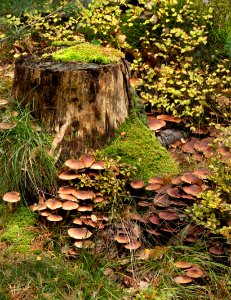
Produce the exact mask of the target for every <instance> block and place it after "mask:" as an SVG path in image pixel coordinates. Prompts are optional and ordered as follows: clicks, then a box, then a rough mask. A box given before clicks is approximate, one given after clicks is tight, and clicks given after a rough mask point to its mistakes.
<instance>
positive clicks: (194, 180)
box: [180, 173, 203, 185]
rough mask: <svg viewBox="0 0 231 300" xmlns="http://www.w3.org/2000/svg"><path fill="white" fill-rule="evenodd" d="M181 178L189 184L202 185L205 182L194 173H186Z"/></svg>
mask: <svg viewBox="0 0 231 300" xmlns="http://www.w3.org/2000/svg"><path fill="white" fill-rule="evenodd" d="M180 179H181V180H182V181H184V182H186V183H189V184H199V185H201V184H202V183H203V181H202V179H200V178H199V177H197V176H196V175H195V174H193V173H185V174H184V175H182V176H181V177H180Z"/></svg>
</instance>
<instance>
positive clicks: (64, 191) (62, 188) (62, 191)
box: [58, 186, 76, 195]
mask: <svg viewBox="0 0 231 300" xmlns="http://www.w3.org/2000/svg"><path fill="white" fill-rule="evenodd" d="M73 192H76V189H74V188H73V187H70V186H60V188H59V190H58V193H59V194H68V195H70V194H72V193H73Z"/></svg>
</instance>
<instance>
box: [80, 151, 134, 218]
mask: <svg viewBox="0 0 231 300" xmlns="http://www.w3.org/2000/svg"><path fill="white" fill-rule="evenodd" d="M96 157H98V158H101V159H102V158H103V161H104V167H105V170H102V171H101V172H100V173H99V174H98V175H97V176H96V177H95V178H92V177H91V176H90V175H89V174H80V176H79V180H80V182H79V183H78V184H76V186H77V188H84V187H87V188H89V187H90V188H93V190H94V191H95V192H99V193H100V194H101V195H102V197H103V198H104V200H105V201H106V204H105V201H104V202H103V203H97V204H96V207H97V208H99V209H103V210H108V211H110V214H111V218H113V217H117V215H118V213H120V212H121V209H123V207H124V204H126V203H128V202H131V196H130V193H129V191H128V190H127V185H128V183H129V181H131V179H132V178H134V176H135V174H136V171H137V170H136V167H134V166H132V165H129V164H126V163H122V162H120V161H118V160H115V159H112V158H108V157H105V156H104V155H102V153H100V152H98V153H96ZM105 206H106V208H105Z"/></svg>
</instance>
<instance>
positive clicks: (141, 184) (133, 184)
mask: <svg viewBox="0 0 231 300" xmlns="http://www.w3.org/2000/svg"><path fill="white" fill-rule="evenodd" d="M130 185H131V187H132V188H133V189H142V188H143V187H144V182H143V181H142V180H138V179H134V180H132V181H131V182H130Z"/></svg>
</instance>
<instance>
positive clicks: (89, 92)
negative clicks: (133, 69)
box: [13, 56, 131, 157]
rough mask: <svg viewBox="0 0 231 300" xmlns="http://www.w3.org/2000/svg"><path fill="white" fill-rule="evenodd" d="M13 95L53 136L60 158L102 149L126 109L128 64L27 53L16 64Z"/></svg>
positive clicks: (127, 101)
mask: <svg viewBox="0 0 231 300" xmlns="http://www.w3.org/2000/svg"><path fill="white" fill-rule="evenodd" d="M13 96H14V97H15V98H16V99H19V100H20V101H22V103H23V104H24V105H29V106H30V108H31V109H32V110H33V113H34V116H35V118H36V119H38V120H40V121H42V124H43V125H44V126H45V128H47V129H48V130H49V131H51V132H52V133H54V134H55V139H54V146H55V147H57V146H58V147H57V148H59V150H60V149H61V150H60V151H61V152H62V156H63V155H64V156H65V157H66V156H70V155H78V154H79V153H80V152H86V151H90V150H95V149H98V148H101V147H102V146H104V145H105V143H106V141H107V140H108V138H109V137H111V136H113V132H114V130H115V129H116V128H118V127H119V125H120V124H121V123H122V122H123V121H124V120H125V118H126V117H127V116H128V114H129V109H130V107H131V99H130V85H129V68H128V65H127V63H126V62H125V61H123V60H121V62H120V63H118V64H108V65H98V64H94V63H80V62H69V63H59V62H54V61H49V60H48V61H42V60H39V59H34V58H33V57H32V56H31V57H26V58H22V59H19V60H18V61H16V64H15V77H14V84H13Z"/></svg>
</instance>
